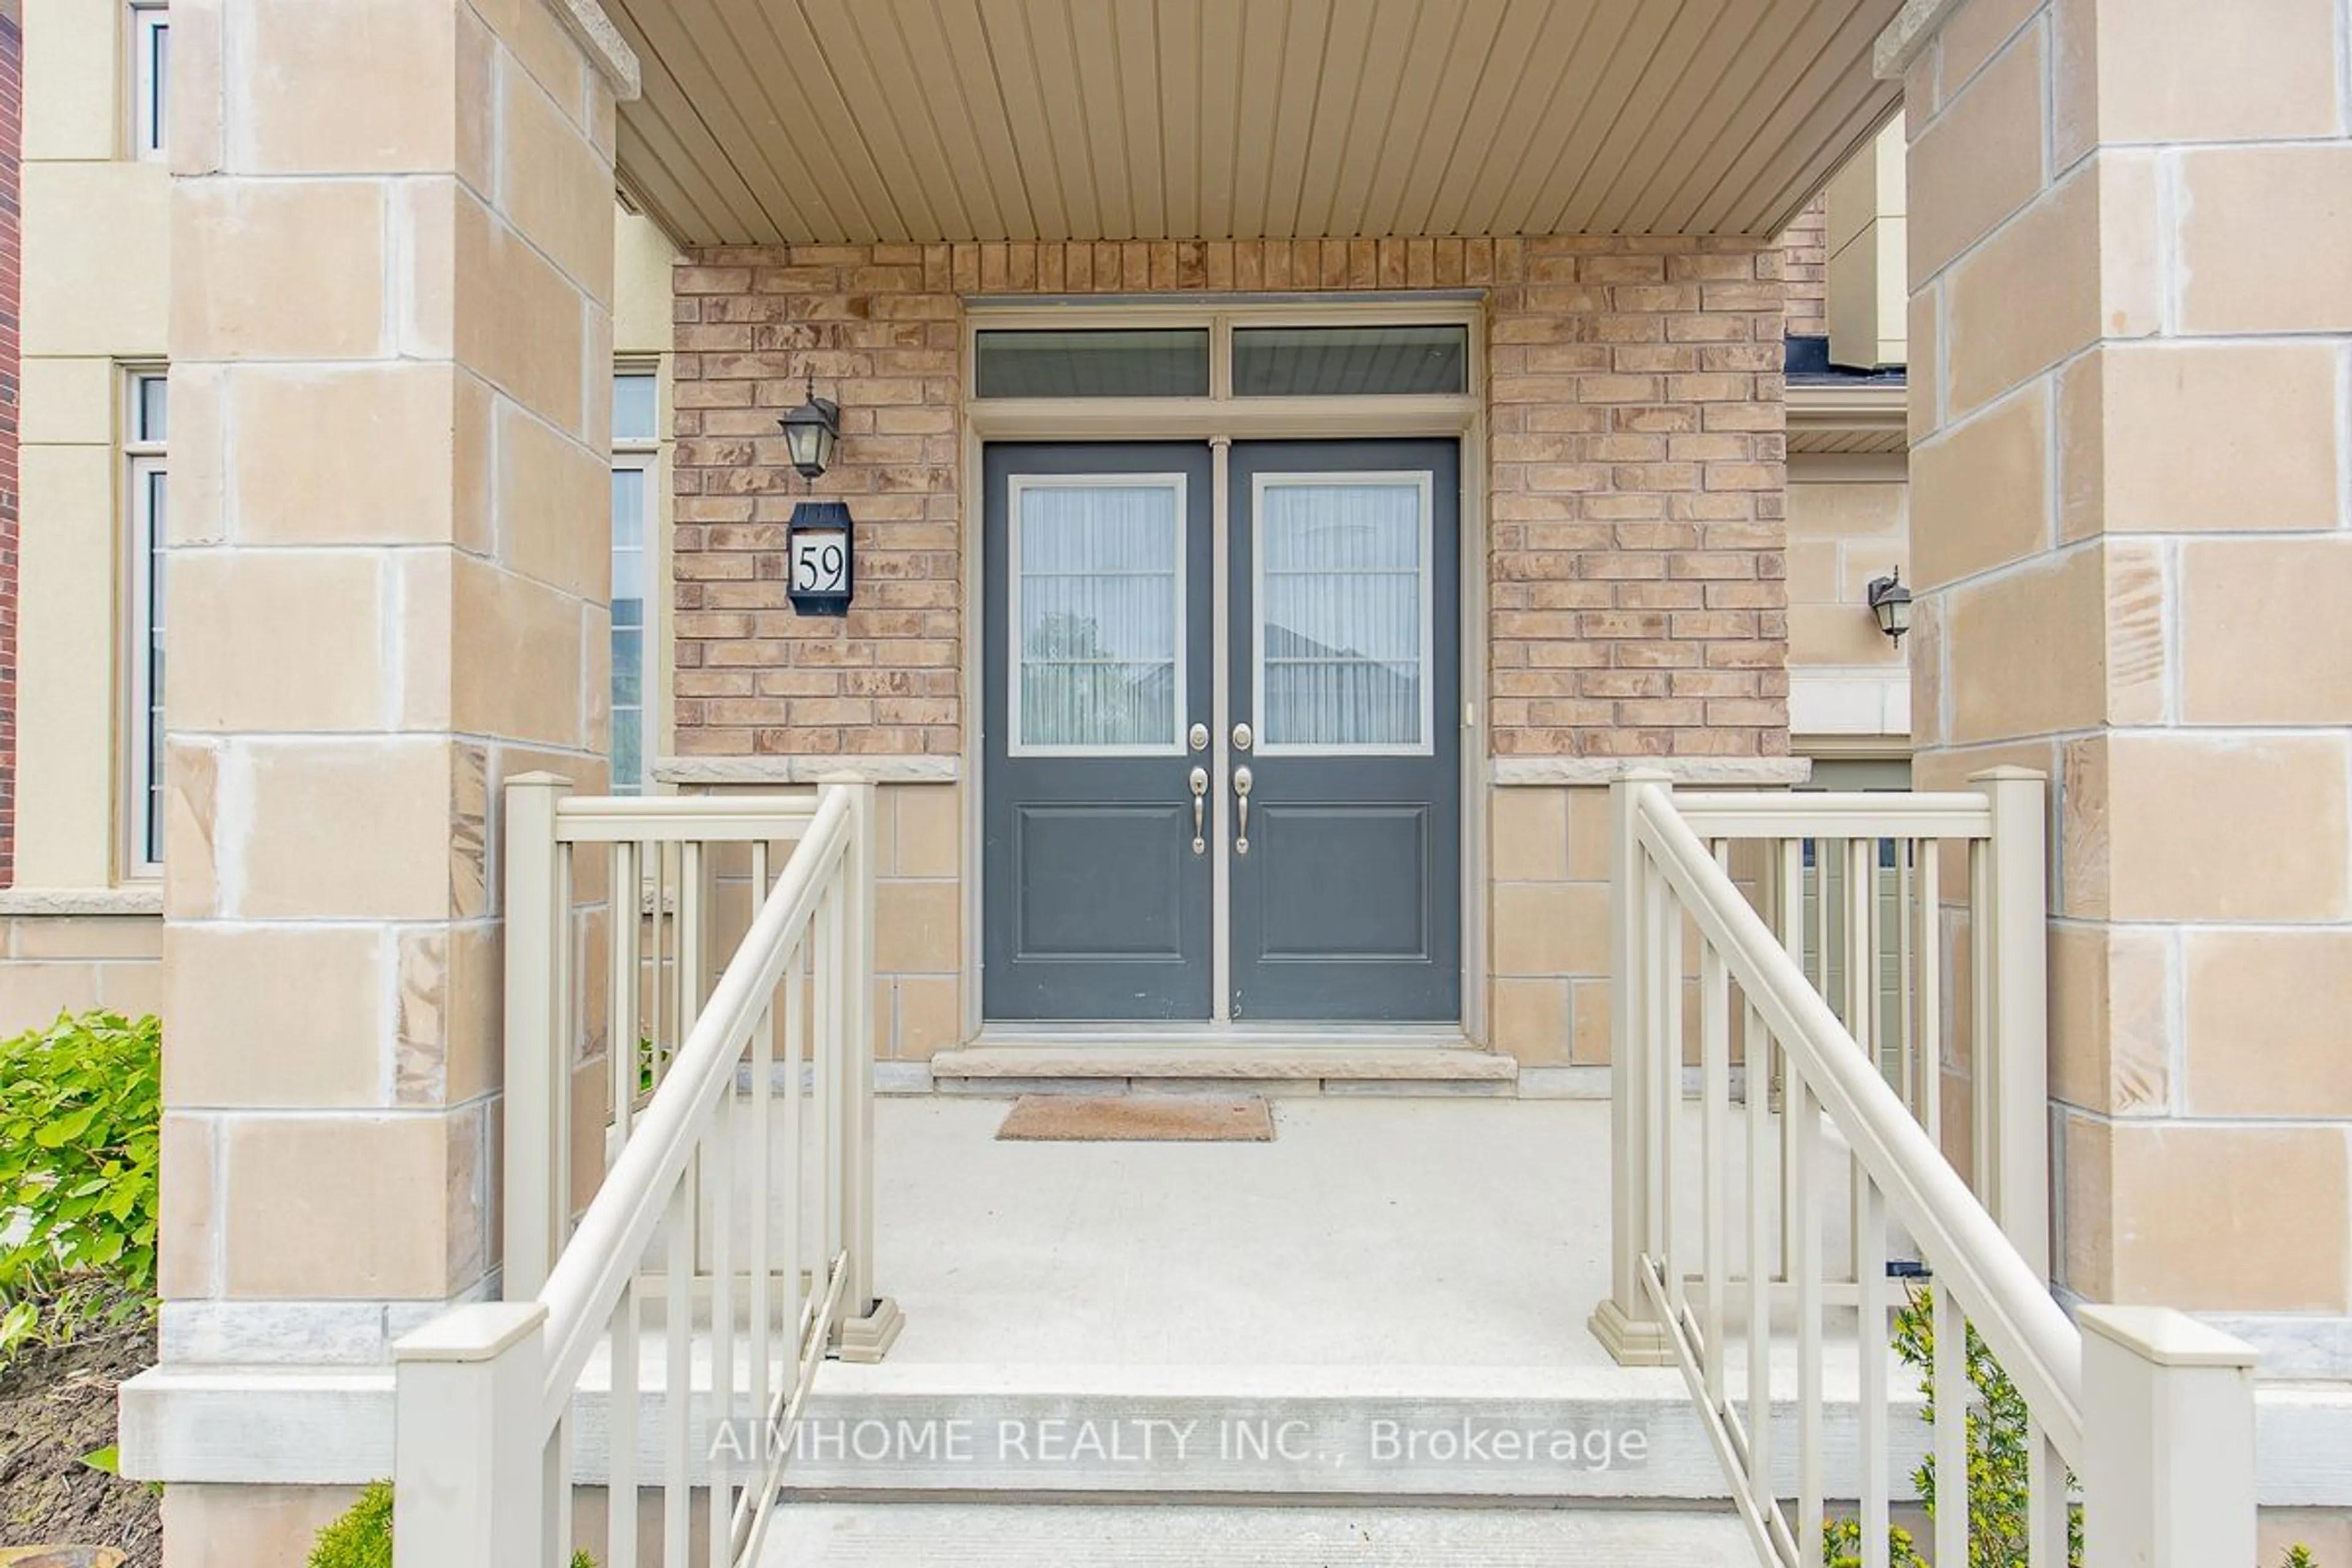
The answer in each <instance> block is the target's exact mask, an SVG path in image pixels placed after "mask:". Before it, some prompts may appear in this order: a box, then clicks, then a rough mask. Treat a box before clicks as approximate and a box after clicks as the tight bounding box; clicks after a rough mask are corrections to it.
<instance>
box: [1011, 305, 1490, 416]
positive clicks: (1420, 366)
mask: <svg viewBox="0 0 2352 1568" xmlns="http://www.w3.org/2000/svg"><path fill="white" fill-rule="evenodd" d="M1396 309H1401V308H1400V307H1390V310H1396ZM1427 309H1428V307H1426V306H1424V307H1423V310H1427ZM978 313H979V314H980V315H981V318H982V321H981V324H979V325H977V326H976V327H975V329H974V331H973V332H972V336H971V395H972V397H973V399H974V400H975V401H977V402H982V403H1014V402H1037V403H1045V402H1054V401H1068V402H1079V401H1085V400H1089V399H1097V398H1121V399H1124V398H1144V397H1149V398H1166V399H1178V398H1181V399H1187V400H1198V399H1207V400H1209V401H1211V402H1219V403H1222V402H1226V401H1229V400H1244V401H1246V400H1251V399H1256V398H1277V397H1278V398H1284V399H1293V398H1308V397H1328V398H1341V397H1346V398H1400V397H1423V398H1463V397H1466V396H1467V395H1468V394H1469V391H1470V388H1471V386H1472V385H1473V384H1474V380H1473V377H1474V374H1475V371H1474V368H1473V364H1472V359H1473V346H1474V339H1473V334H1472V332H1471V330H1470V322H1469V321H1466V320H1456V321H1443V320H1431V319H1427V318H1424V319H1423V320H1420V321H1411V320H1402V319H1395V318H1393V317H1388V318H1385V319H1374V320H1360V319H1358V318H1357V317H1356V316H1352V315H1344V314H1338V313H1335V312H1333V311H1332V310H1329V309H1328V308H1324V309H1321V310H1303V311H1302V310H1294V309H1289V308H1284V307H1276V306H1270V305H1255V306H1235V307H1233V308H1231V309H1229V310H1213V311H1201V312H1197V313H1194V312H1184V311H1181V310H1180V311H1174V312H1171V311H1169V310H1163V309H1147V310H1141V311H1134V312H1122V311H1120V310H1118V309H1117V308H1112V307H1086V306H1068V307H1055V309H1054V310H1053V311H1052V312H1051V313H1050V315H1048V314H1046V313H1045V312H1042V311H1036V312H1030V311H1022V310H1005V311H1003V312H1002V313H1001V314H999V313H994V312H990V311H988V310H986V308H985V307H983V308H982V310H981V311H980V312H978ZM1074 316H1075V317H1076V318H1078V320H1076V321H1072V320H1070V318H1071V317H1074ZM1024 317H1028V318H1030V319H1025V320H1024ZM1188 317H1189V319H1188ZM998 321H1003V322H1004V323H1005V324H1003V325H998V324H996V323H997V322H998ZM1016 322H1017V323H1018V324H1014V323H1016Z"/></svg>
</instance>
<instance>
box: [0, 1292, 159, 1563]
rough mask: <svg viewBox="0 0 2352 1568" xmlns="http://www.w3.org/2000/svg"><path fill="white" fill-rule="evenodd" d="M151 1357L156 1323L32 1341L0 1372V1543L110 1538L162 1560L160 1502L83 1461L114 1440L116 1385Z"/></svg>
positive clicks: (134, 1554) (140, 1558) (85, 1542)
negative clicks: (77, 1338) (69, 1340)
mask: <svg viewBox="0 0 2352 1568" xmlns="http://www.w3.org/2000/svg"><path fill="white" fill-rule="evenodd" d="M154 1360H155V1331H154V1328H153V1326H152V1324H142V1325H141V1326H140V1327H138V1328H135V1329H131V1330H125V1331H116V1332H112V1333H106V1332H99V1333H94V1334H92V1335H91V1336H90V1337H89V1338H88V1339H85V1340H83V1341H82V1342H79V1343H78V1344H71V1345H66V1346H63V1347H56V1346H49V1345H34V1346H30V1347H28V1348H26V1350H24V1351H23V1352H21V1353H19V1354H18V1356H17V1358H16V1361H15V1362H14V1363H12V1364H11V1365H10V1366H9V1367H8V1369H7V1371H6V1372H5V1373H0V1546H38V1545H46V1544H52V1543H54V1544H58V1545H66V1544H71V1545H76V1546H111V1547H115V1548H117V1549H119V1550H120V1551H121V1552H122V1553H123V1554H124V1557H125V1560H126V1562H127V1563H128V1564H129V1565H130V1568H154V1565H155V1564H157V1563H161V1562H162V1561H163V1515H162V1508H163V1500H162V1499H161V1498H159V1497H158V1496H157V1495H156V1494H155V1493H154V1492H153V1491H152V1490H150V1489H148V1488H147V1487H146V1486H144V1485H142V1483H140V1482H138V1481H126V1480H122V1479H119V1478H117V1477H114V1476H110V1475H104V1474H101V1473H100V1472H99V1471H97V1470H93V1469H91V1468H89V1466H87V1465H85V1464H83V1463H82V1462H81V1457H82V1456H83V1455H84V1454H87V1453H90V1452H91V1451H93V1450H95V1449H99V1448H105V1447H111V1446H112V1445H113V1443H114V1389H115V1385H116V1384H119V1383H121V1382H122V1381H123V1380H124V1379H126V1378H128V1377H130V1376H131V1374H133V1373H138V1372H142V1371H144V1370H145V1369H146V1368H147V1367H148V1366H150V1365H151V1364H152V1363H153V1362H154Z"/></svg>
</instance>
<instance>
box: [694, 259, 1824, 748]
mask: <svg viewBox="0 0 2352 1568" xmlns="http://www.w3.org/2000/svg"><path fill="white" fill-rule="evenodd" d="M674 283H675V288H674V295H675V300H676V304H677V349H678V354H677V472H676V475H675V483H676V486H677V531H676V536H675V539H674V542H673V561H674V577H675V583H674V587H675V592H676V620H675V622H674V624H673V629H674V632H675V635H676V637H677V706H676V715H677V748H678V750H679V751H680V752H683V753H685V754H688V755H719V756H745V755H755V754H757V755H826V754H835V753H857V752H862V753H881V754H890V755H919V754H924V753H929V754H935V755H939V754H951V753H953V752H956V751H958V750H959V749H960V748H961V744H962V740H963V731H962V723H963V712H962V705H961V691H962V679H961V675H960V673H959V671H960V668H961V658H962V648H963V643H962V639H963V635H964V604H963V554H962V545H963V533H962V527H963V521H964V510H963V508H962V505H961V500H960V498H959V495H958V488H959V485H960V483H961V462H962V452H961V437H960V427H959V423H958V420H959V414H958V396H959V388H960V386H961V341H962V339H961V300H962V299H963V298H965V297H968V296H971V295H1004V294H1021V293H1037V294H1088V293H1121V294H1132V293H1142V292H1166V293H1190V292H1251V291H1259V290H1263V291H1269V292H1290V291H1301V290H1317V291H1329V292H1332V293H1341V292H1346V291H1351V290H1370V289H1382V290H1392V289H1413V288H1436V289H1461V288H1476V289H1486V290H1487V297H1488V300H1489V343H1490V349H1489V355H1488V362H1489V363H1488V370H1489V377H1490V385H1489V387H1488V388H1487V391H1488V394H1489V396H1490V399H1491V405H1492V409H1493V417H1492V422H1491V426H1490V429H1491V435H1492V447H1491V453H1490V456H1491V469H1490V472H1489V474H1488V476H1487V486H1488V491H1489V504H1488V510H1489V514H1490V538H1491V543H1492V551H1491V556H1490V571H1489V584H1490V595H1491V598H1492V605H1493V610H1494V624H1493V628H1492V630H1493V643H1492V655H1491V657H1492V660H1493V675H1494V701H1493V704H1492V724H1493V736H1494V739H1493V747H1494V750H1495V752H1496V753H1497V754H1500V755H1537V756H1542V755H1574V756H1613V755H1628V754H1636V755H1691V756H1703V755H1714V756H1723V755H1731V756H1754V755H1759V754H1764V755H1769V754H1779V753H1781V752H1786V751H1787V749H1788V733H1787V701H1786V699H1787V690H1788V685H1787V638H1788V630H1787V609H1786V605H1787V596H1786V591H1785V585H1784V584H1783V582H1782V572H1783V565H1782V563H1783V560H1784V552H1785V547H1786V540H1785V524H1784V522H1783V508H1782V482H1783V463H1784V451H1785V436H1784V429H1785V426H1784V421H1783V415H1782V407H1781V380H1782V378H1781V374H1780V372H1781V346H1782V345H1781V311H1782V299H1781V286H1780V250H1779V249H1778V247H1761V248H1759V247H1757V246H1755V245H1754V244H1752V243H1745V242H1722V241H1713V240H1689V239H1656V240H1648V239H1645V240H1619V239H1583V238H1544V239H1527V240H1522V239H1518V238H1469V239H1464V238H1439V239H1381V240H1370V239H1355V240H1322V241H1317V240H1265V241H1225V242H1211V241H1153V242H1149V243H1146V242H1127V243H1119V244H1109V243H1105V244H1087V243H1076V242H1073V243H1069V244H1043V245H1024V244H1015V245H958V246H952V247H950V246H945V245H934V246H887V245H883V246H871V247H866V246H798V247H791V248H789V249H783V248H776V249H709V250H703V251H699V252H697V253H695V254H693V255H691V256H689V257H688V258H687V259H686V260H685V261H684V262H682V263H681V264H680V266H679V267H678V268H677V272H676V275H675V279H674ZM804 374H814V376H815V378H816V384H817V390H818V391H819V392H820V393H822V394H824V395H828V396H831V397H833V398H835V400H836V401H838V402H839V403H840V405H841V407H842V438H841V445H840V448H839V451H838V455H837V461H836V465H835V468H834V469H833V471H831V472H830V473H828V474H826V475H825V476H824V479H821V480H819V481H817V483H816V484H815V485H814V487H809V486H805V485H803V481H802V480H801V479H800V478H799V477H798V476H797V475H796V474H794V473H793V471H792V469H791V468H789V467H787V466H786V463H785V460H784V448H783V440H782V436H781V435H780V434H779V432H778V431H777V428H776V423H775V421H776V419H777V416H779V415H780V414H782V412H783V411H784V410H785V409H787V408H790V407H792V406H793V405H795V404H797V403H798V402H799V401H800V400H801V397H802V395H803V387H802V380H801V378H802V377H803V375H804ZM809 493H814V494H817V495H820V496H825V497H833V498H838V499H842V500H846V501H847V502H848V503H849V506H850V510H851V511H852V513H853V515H854V516H855V517H856V520H857V540H856V551H857V594H856V604H855V605H854V607H853V608H852V609H851V611H850V613H849V616H847V618H846V619H845V620H824V619H817V618H813V617H809V618H804V617H802V616H796V615H795V614H793V610H792V608H791V605H790V602H789V600H788V598H787V597H786V595H785V587H784V554H783V552H784V534H785V528H784V524H785V521H786V520H787V519H788V518H789V517H790V516H791V513H792V508H793V503H794V502H795V501H797V500H800V499H802V497H803V495H804V494H809Z"/></svg>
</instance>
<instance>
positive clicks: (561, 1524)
mask: <svg viewBox="0 0 2352 1568" xmlns="http://www.w3.org/2000/svg"><path fill="white" fill-rule="evenodd" d="M574 1436H575V1434H574V1432H573V1430H572V1402H571V1400H569V1399H566V1400H565V1401H564V1402H563V1413H562V1415H558V1416H557V1417H556V1418H555V1429H554V1430H553V1431H551V1432H550V1433H549V1434H548V1435H547V1447H546V1448H545V1449H544V1450H543V1451H542V1453H541V1462H542V1463H543V1464H544V1465H545V1466H546V1469H545V1470H544V1471H543V1472H542V1473H541V1477H540V1483H539V1498H540V1506H541V1508H543V1509H545V1510H546V1522H545V1523H544V1524H543V1525H542V1526H541V1530H542V1531H543V1533H542V1534H541V1536H540V1539H541V1541H542V1542H545V1543H546V1548H547V1554H548V1556H549V1557H550V1558H551V1559H552V1560H554V1561H555V1562H558V1563H569V1562H571V1561H572V1442H573V1440H574Z"/></svg>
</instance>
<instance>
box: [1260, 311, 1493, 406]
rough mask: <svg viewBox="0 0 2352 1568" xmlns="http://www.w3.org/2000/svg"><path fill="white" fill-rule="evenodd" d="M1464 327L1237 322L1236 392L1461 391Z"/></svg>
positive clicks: (1465, 362) (1465, 369)
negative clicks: (1250, 324)
mask: <svg viewBox="0 0 2352 1568" xmlns="http://www.w3.org/2000/svg"><path fill="white" fill-rule="evenodd" d="M1469 375H1470V334H1469V331H1468V329H1466V328H1463V327H1237V328H1235V329H1234V396H1236V397H1349V396H1357V395H1366V394H1376V393H1391V394H1393V393H1444V392H1462V391H1465V390H1466V389H1467V387H1468V384H1469Z"/></svg>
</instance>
